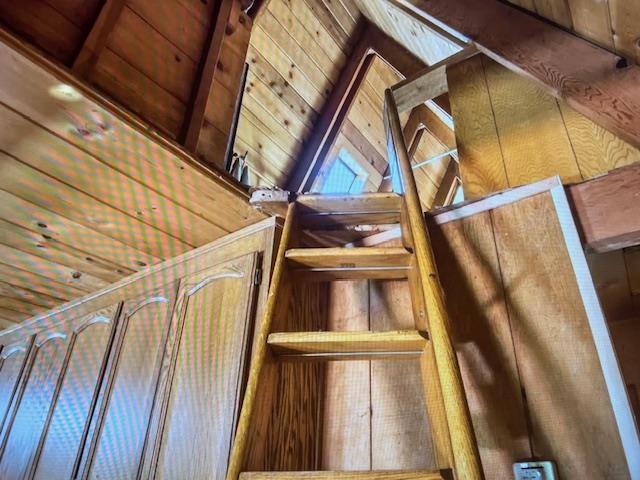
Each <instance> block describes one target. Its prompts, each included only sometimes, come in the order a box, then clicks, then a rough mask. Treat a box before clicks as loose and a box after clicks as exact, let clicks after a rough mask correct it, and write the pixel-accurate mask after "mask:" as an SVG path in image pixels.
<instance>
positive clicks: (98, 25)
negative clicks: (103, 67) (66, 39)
mask: <svg viewBox="0 0 640 480" xmlns="http://www.w3.org/2000/svg"><path fill="white" fill-rule="evenodd" d="M125 3H126V1H125V0H106V1H105V2H104V4H103V5H102V8H101V9H100V13H99V14H98V17H97V18H96V21H95V22H94V23H93V26H92V27H91V30H90V31H89V34H88V35H87V37H86V38H85V40H84V42H83V44H82V47H80V51H79V52H78V55H77V56H76V59H75V60H74V62H73V65H72V66H71V70H73V71H74V73H75V74H76V75H78V76H79V77H83V78H84V77H86V76H87V75H88V74H89V72H90V71H91V70H92V69H93V66H94V65H95V64H96V62H97V61H98V57H100V52H102V49H103V48H104V47H105V45H106V44H107V39H108V38H109V34H110V33H111V31H112V30H113V28H114V27H115V25H116V23H117V22H118V18H120V14H121V13H122V9H123V8H124V5H125Z"/></svg>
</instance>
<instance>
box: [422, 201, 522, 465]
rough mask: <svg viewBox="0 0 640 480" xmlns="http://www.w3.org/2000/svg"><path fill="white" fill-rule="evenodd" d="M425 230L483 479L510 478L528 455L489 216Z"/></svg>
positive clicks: (514, 363) (515, 366)
mask: <svg viewBox="0 0 640 480" xmlns="http://www.w3.org/2000/svg"><path fill="white" fill-rule="evenodd" d="M430 231H431V236H432V241H433V245H434V252H435V257H436V261H437V266H438V272H439V275H440V280H441V282H442V286H443V288H444V291H445V293H446V294H447V310H448V311H449V315H450V319H451V326H452V335H453V340H454V343H455V346H456V351H457V353H458V361H459V362H460V369H461V372H462V377H463V382H464V387H465V391H466V393H467V400H468V402H469V409H470V411H471V418H472V421H473V427H474V430H475V434H476V438H477V441H478V448H479V450H480V457H481V460H482V466H483V469H484V472H485V476H486V477H487V478H509V477H510V476H511V475H512V463H513V461H514V460H515V459H520V458H528V457H530V456H531V455H532V452H531V449H530V444H529V432H528V429H527V424H526V417H525V405H524V400H523V398H522V395H521V392H520V378H519V373H518V365H517V358H516V352H515V349H514V345H513V339H512V335H511V323H510V318H509V313H508V311H507V303H506V297H505V292H504V290H503V286H502V275H501V270H500V263H499V259H498V255H497V251H496V244H495V239H494V232H493V223H492V219H491V213H490V212H485V213H482V214H478V215H474V216H472V217H469V218H466V219H464V220H461V221H458V222H451V223H447V224H445V225H441V226H435V225H430Z"/></svg>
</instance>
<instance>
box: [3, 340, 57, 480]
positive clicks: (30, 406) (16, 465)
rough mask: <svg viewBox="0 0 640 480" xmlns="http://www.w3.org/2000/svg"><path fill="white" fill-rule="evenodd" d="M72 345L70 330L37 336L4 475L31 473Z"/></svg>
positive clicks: (8, 479)
mask: <svg viewBox="0 0 640 480" xmlns="http://www.w3.org/2000/svg"><path fill="white" fill-rule="evenodd" d="M68 346H69V336H68V335H67V334H66V333H62V332H47V333H43V334H39V335H38V336H37V337H36V340H35V346H34V348H33V356H32V358H31V363H30V365H29V366H28V367H27V370H26V371H25V380H24V381H23V382H21V383H22V384H23V385H22V386H21V389H22V391H21V392H19V394H18V398H17V402H18V403H17V408H16V410H15V411H14V412H13V413H12V418H11V419H10V420H9V423H8V425H7V428H8V433H7V436H6V437H5V439H4V442H3V444H2V447H1V449H2V451H1V453H0V455H2V456H1V457H0V478H2V479H3V480H21V479H23V478H25V477H26V476H27V473H28V471H29V466H30V465H31V463H32V461H33V459H34V457H35V455H36V451H37V448H38V444H39V442H40V438H41V435H42V432H43V431H44V429H45V425H46V422H47V416H48V413H49V411H50V410H51V405H52V402H53V400H54V395H55V391H56V385H57V384H58V380H59V378H60V375H61V374H62V371H63V365H64V363H65V357H66V354H67V349H68Z"/></svg>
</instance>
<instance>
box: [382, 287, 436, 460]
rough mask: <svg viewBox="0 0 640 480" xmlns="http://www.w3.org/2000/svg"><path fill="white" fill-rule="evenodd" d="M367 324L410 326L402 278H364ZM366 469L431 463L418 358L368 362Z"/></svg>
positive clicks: (407, 295)
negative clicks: (367, 283)
mask: <svg viewBox="0 0 640 480" xmlns="http://www.w3.org/2000/svg"><path fill="white" fill-rule="evenodd" d="M369 298H370V300H369V308H370V313H369V315H370V318H371V329H373V330H384V331H386V330H393V329H398V328H412V327H414V318H413V311H412V310H411V308H408V306H409V304H410V303H411V294H410V291H409V288H408V285H407V283H406V282H404V281H370V286H369ZM371 408H372V413H371V451H372V455H371V469H372V470H386V469H389V470H393V469H406V470H411V469H416V470H417V469H426V468H433V466H434V465H433V445H432V443H431V438H430V436H429V429H430V421H429V418H428V416H427V410H426V408H425V399H424V393H423V386H422V378H421V375H420V365H419V359H417V358H416V359H414V360H375V361H372V362H371Z"/></svg>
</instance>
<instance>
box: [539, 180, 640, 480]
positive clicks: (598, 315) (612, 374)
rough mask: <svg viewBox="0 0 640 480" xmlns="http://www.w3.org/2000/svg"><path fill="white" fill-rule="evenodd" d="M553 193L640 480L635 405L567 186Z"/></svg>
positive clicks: (622, 436)
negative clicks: (625, 381)
mask: <svg viewBox="0 0 640 480" xmlns="http://www.w3.org/2000/svg"><path fill="white" fill-rule="evenodd" d="M550 192H551V198H552V200H553V203H554V206H555V209H556V213H557V216H558V221H559V223H560V228H561V229H562V234H563V237H564V241H565V244H566V247H567V251H568V253H569V258H570V259H571V265H572V266H573V271H574V274H575V276H576V281H577V283H578V289H579V290H580V295H581V297H582V302H583V304H584V308H585V311H586V314H587V319H588V321H589V327H590V328H591V335H592V337H593V341H594V343H595V346H596V351H597V353H598V358H599V360H600V365H601V366H602V373H603V376H604V381H605V384H606V386H607V390H608V392H609V399H610V400H611V407H612V408H613V414H614V416H615V419H616V423H617V425H618V431H619V433H620V439H621V441H622V448H623V449H624V452H625V456H626V458H627V464H628V467H629V472H630V475H631V476H630V478H631V479H632V480H640V434H639V432H638V428H637V426H636V423H635V421H634V417H633V413H632V411H631V403H630V401H629V397H628V394H627V390H626V388H625V384H624V381H623V379H622V374H621V372H620V366H619V364H618V359H617V357H616V353H615V349H614V347H613V342H612V340H611V334H610V332H609V327H608V326H607V321H606V320H605V318H604V314H603V313H602V307H601V305H600V301H599V299H598V294H597V293H596V289H595V287H594V284H593V279H592V277H591V271H590V270H589V266H588V264H587V259H586V257H585V255H584V250H583V248H582V243H581V241H580V237H579V236H578V230H577V229H576V225H575V221H574V218H573V214H572V213H571V208H570V207H569V202H568V200H567V195H566V192H565V190H564V187H563V186H562V185H557V186H555V187H553V188H551V189H550Z"/></svg>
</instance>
